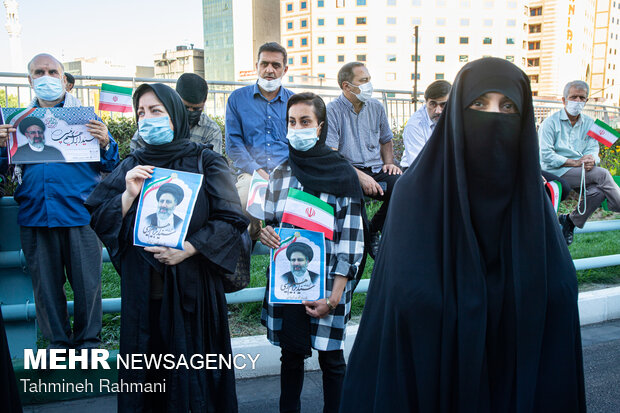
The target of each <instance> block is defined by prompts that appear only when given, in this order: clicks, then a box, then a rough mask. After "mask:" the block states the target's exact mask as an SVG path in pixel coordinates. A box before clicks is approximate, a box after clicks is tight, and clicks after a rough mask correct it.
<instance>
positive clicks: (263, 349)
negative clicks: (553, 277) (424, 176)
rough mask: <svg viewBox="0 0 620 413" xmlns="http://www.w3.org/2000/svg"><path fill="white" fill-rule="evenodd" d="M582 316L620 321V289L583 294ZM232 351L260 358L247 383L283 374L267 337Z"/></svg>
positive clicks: (349, 336)
mask: <svg viewBox="0 0 620 413" xmlns="http://www.w3.org/2000/svg"><path fill="white" fill-rule="evenodd" d="M579 315H580V320H581V325H582V326H585V325H588V324H596V323H602V322H604V321H609V320H614V319H618V318H620V287H614V288H606V289H603V290H596V291H587V292H583V293H580V294H579ZM358 327H359V325H350V326H348V327H347V333H346V340H345V358H348V357H349V353H350V352H351V347H352V346H353V342H354V341H355V337H356V335H357V329H358ZM232 349H233V353H234V354H243V355H246V356H247V355H248V354H249V355H251V356H252V357H253V358H254V357H256V355H257V354H260V357H259V358H258V360H257V361H256V368H255V369H254V370H252V369H251V368H250V367H249V366H250V365H251V364H250V363H248V367H247V368H245V369H243V370H240V369H237V370H235V377H237V378H240V379H248V378H253V377H261V376H272V375H276V374H280V348H279V347H277V346H274V345H272V344H271V343H270V342H269V340H267V337H265V336H264V335H261V336H250V337H238V338H233V339H232ZM305 365H306V371H311V370H318V369H319V361H318V355H317V352H316V351H313V352H312V357H310V358H308V359H306V362H305Z"/></svg>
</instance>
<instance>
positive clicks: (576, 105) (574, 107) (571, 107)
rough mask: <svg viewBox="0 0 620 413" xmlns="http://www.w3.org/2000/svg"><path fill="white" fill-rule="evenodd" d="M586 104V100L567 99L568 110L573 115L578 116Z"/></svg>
mask: <svg viewBox="0 0 620 413" xmlns="http://www.w3.org/2000/svg"><path fill="white" fill-rule="evenodd" d="M585 106H586V102H576V101H574V100H567V101H566V112H567V113H568V114H569V115H571V116H578V115H579V114H580V113H581V111H582V110H583V108H584V107H585Z"/></svg>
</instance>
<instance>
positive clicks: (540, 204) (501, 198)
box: [340, 58, 585, 413]
mask: <svg viewBox="0 0 620 413" xmlns="http://www.w3.org/2000/svg"><path fill="white" fill-rule="evenodd" d="M340 411H341V412H345V413H348V412H355V413H360V412H429V413H436V412H476V413H480V412H483V413H484V412H501V413H505V412H523V413H531V412H564V413H566V412H584V411H585V395H584V385H583V365H582V356H581V338H580V330H579V314H578V309H577V280H576V276H575V268H574V266H573V263H572V261H571V257H570V254H569V252H568V249H567V248H566V245H565V243H564V240H563V238H562V234H561V232H560V229H559V227H558V224H557V218H556V216H555V213H554V211H553V209H552V206H551V203H550V202H549V200H548V198H547V197H546V195H545V193H544V189H543V187H542V185H541V173H540V166H539V162H538V138H537V135H536V128H535V125H534V113H533V107H532V92H531V90H530V86H529V81H528V78H527V76H526V75H525V73H523V72H522V71H521V70H520V69H518V68H517V67H516V66H515V65H513V64H512V63H509V62H507V61H505V60H502V59H496V58H486V59H481V60H477V61H475V62H471V63H469V64H467V65H465V66H464V67H463V69H462V70H461V71H460V72H459V74H458V75H457V77H456V80H455V82H454V86H453V88H452V91H451V93H450V98H449V100H448V104H447V106H446V109H445V110H444V112H443V114H442V116H441V118H440V120H439V123H438V124H437V126H436V127H435V131H434V132H433V135H432V136H431V139H430V140H429V142H428V143H427V144H426V146H425V148H424V149H423V151H422V152H421V154H420V155H419V156H418V158H417V159H416V161H415V162H414V164H413V165H412V166H411V167H410V168H409V170H407V172H406V173H405V174H404V175H403V177H402V178H401V179H399V181H398V183H397V184H396V188H395V190H394V193H393V195H392V201H391V202H390V209H389V212H388V221H387V222H386V225H385V229H384V239H383V241H382V245H381V249H380V252H379V255H378V258H377V261H376V263H375V267H374V272H373V276H372V280H371V283H370V288H369V292H368V298H367V301H366V307H365V309H364V314H363V316H362V321H361V325H360V328H359V332H358V334H357V339H356V341H355V345H354V347H353V351H352V353H351V356H350V359H349V367H348V370H347V375H346V378H345V384H344V392H343V397H342V404H341V410H340Z"/></svg>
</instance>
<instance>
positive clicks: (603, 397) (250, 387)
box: [24, 320, 620, 413]
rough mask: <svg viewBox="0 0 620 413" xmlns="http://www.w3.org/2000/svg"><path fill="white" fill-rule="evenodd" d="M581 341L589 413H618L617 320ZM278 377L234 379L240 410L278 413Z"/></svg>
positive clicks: (58, 407) (109, 410) (111, 406)
mask: <svg viewBox="0 0 620 413" xmlns="http://www.w3.org/2000/svg"><path fill="white" fill-rule="evenodd" d="M581 333H582V341H583V346H584V347H583V357H584V369H585V377H586V394H587V401H588V412H589V413H612V412H620V368H619V363H620V362H619V360H620V320H615V321H611V322H607V323H602V324H594V325H589V326H585V327H583V328H582V329H581ZM279 394H280V380H279V378H278V377H277V376H267V377H258V378H251V379H240V380H237V397H238V400H239V413H255V412H256V411H259V412H260V413H277V412H278V397H279ZM301 404H302V413H305V412H308V413H316V412H320V411H322V410H323V390H322V385H321V374H320V372H316V371H313V372H308V373H306V379H305V382H304V390H303V393H302V400H301ZM68 411H79V412H88V413H114V412H116V397H114V396H112V397H97V398H92V399H82V400H74V401H69V402H60V403H51V404H45V405H36V406H26V407H25V408H24V412H27V413H67V412H68Z"/></svg>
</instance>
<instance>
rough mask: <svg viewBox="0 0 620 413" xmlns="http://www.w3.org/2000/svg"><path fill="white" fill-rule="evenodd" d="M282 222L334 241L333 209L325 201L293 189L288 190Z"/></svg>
mask: <svg viewBox="0 0 620 413" xmlns="http://www.w3.org/2000/svg"><path fill="white" fill-rule="evenodd" d="M282 222H286V223H288V224H293V225H295V226H296V227H299V228H303V229H307V230H310V231H315V232H322V233H323V234H324V235H325V238H328V239H331V240H333V239H334V208H333V207H332V206H331V205H329V204H328V203H327V202H325V201H321V200H320V199H319V198H317V197H315V196H313V195H310V194H308V193H306V192H303V191H300V190H298V189H295V188H289V190H288V197H287V198H286V205H285V206H284V213H283V214H282Z"/></svg>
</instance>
